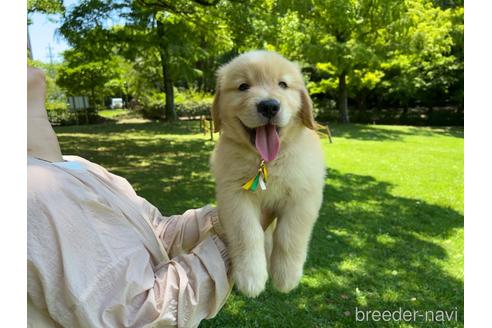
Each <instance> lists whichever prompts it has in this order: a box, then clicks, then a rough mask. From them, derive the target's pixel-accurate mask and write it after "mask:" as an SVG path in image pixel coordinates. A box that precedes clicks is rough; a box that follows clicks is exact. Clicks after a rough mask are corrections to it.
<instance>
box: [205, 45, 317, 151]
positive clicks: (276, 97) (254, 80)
mask: <svg viewBox="0 0 492 328" xmlns="http://www.w3.org/2000/svg"><path fill="white" fill-rule="evenodd" d="M212 113H213V119H214V123H215V127H216V131H218V130H220V129H222V130H224V131H226V130H227V133H228V134H233V135H234V136H236V137H238V138H240V139H241V140H243V141H245V142H248V143H252V144H253V145H254V140H255V137H256V136H255V134H256V131H259V130H258V129H261V127H265V126H267V127H269V129H275V131H276V132H277V134H278V135H280V136H282V134H283V133H285V132H286V131H287V130H288V129H289V127H291V126H293V125H301V124H304V125H305V126H306V127H308V128H311V129H313V128H314V120H313V114H312V103H311V99H310V98H309V95H308V93H307V91H306V87H305V86H304V81H303V78H302V75H301V72H300V70H299V68H298V66H297V65H295V64H294V63H292V62H290V61H288V60H287V59H285V58H284V57H282V56H281V55H279V54H277V53H274V52H267V51H254V52H249V53H246V54H243V55H241V56H239V57H236V58H235V59H233V60H232V61H231V62H229V63H228V64H226V65H224V66H223V67H221V68H220V69H219V71H218V79H217V88H216V95H215V99H214V104H213V108H212Z"/></svg>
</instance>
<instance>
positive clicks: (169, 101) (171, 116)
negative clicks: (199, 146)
mask: <svg viewBox="0 0 492 328" xmlns="http://www.w3.org/2000/svg"><path fill="white" fill-rule="evenodd" d="M156 22H157V35H158V36H159V53H160V57H161V66H162V78H163V82H164V90H162V91H163V92H164V93H165V94H166V106H165V110H164V114H165V115H166V121H168V122H172V121H175V120H176V110H175V108H174V86H173V80H172V79H171V76H170V72H169V60H168V56H167V53H166V45H165V44H164V40H165V38H164V24H163V23H162V22H161V21H159V20H156Z"/></svg>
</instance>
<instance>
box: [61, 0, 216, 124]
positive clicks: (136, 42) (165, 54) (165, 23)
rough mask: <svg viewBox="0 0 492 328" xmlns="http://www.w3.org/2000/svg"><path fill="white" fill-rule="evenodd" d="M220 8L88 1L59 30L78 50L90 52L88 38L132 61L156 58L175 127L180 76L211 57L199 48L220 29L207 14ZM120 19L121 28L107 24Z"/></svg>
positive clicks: (197, 0)
mask: <svg viewBox="0 0 492 328" xmlns="http://www.w3.org/2000/svg"><path fill="white" fill-rule="evenodd" d="M217 3H218V1H217V0H213V1H206V0H181V1H174V2H173V1H163V0H161V1H150V0H149V1H147V0H136V1H131V0H125V1H118V2H112V1H102V0H86V1H82V2H81V3H80V4H79V5H78V6H77V7H75V8H74V9H73V10H72V11H71V12H70V13H69V14H68V15H66V17H65V19H64V23H63V25H62V27H61V29H60V30H61V32H62V34H63V35H64V36H65V37H66V38H67V40H69V42H70V43H71V44H72V45H73V46H74V47H76V48H84V47H85V48H87V44H86V41H85V40H87V37H88V36H89V35H97V36H98V37H97V38H98V40H99V43H98V44H97V45H95V46H102V47H106V48H107V47H109V48H112V47H117V48H118V49H119V51H121V54H123V55H124V56H125V57H126V58H128V59H129V60H132V61H133V60H136V59H137V58H139V57H145V56H146V55H147V54H149V55H150V57H154V56H155V55H154V53H157V55H158V58H159V61H160V65H159V66H160V68H161V81H162V83H161V92H163V93H165V95H166V103H165V113H164V114H165V118H166V120H169V121H173V120H175V119H176V112H175V108H174V83H175V81H176V79H177V76H183V75H186V74H194V73H197V72H196V71H195V70H193V66H194V65H193V64H194V63H195V62H196V61H197V60H199V59H200V58H203V57H205V56H206V54H207V53H206V52H205V51H204V50H203V48H201V47H200V45H201V42H202V41H203V39H204V35H205V36H206V35H207V34H208V35H210V34H212V33H214V30H213V27H214V25H215V24H216V22H214V21H213V20H210V15H206V14H207V13H206V12H205V11H204V8H205V7H206V8H213V6H215V5H216V4H217ZM118 18H119V19H120V20H122V21H123V22H124V24H123V26H122V28H115V26H109V25H108V24H107V21H108V20H110V19H113V20H115V19H118ZM210 24H211V25H210ZM211 27H212V28H211ZM89 48H90V47H89Z"/></svg>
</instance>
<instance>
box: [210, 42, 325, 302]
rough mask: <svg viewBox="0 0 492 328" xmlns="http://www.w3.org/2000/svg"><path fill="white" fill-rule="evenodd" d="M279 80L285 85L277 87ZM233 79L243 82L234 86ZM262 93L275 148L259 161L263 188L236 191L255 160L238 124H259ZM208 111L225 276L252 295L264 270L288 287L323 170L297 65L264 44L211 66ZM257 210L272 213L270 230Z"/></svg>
mask: <svg viewBox="0 0 492 328" xmlns="http://www.w3.org/2000/svg"><path fill="white" fill-rule="evenodd" d="M279 81H284V82H286V83H287V85H288V87H287V88H286V89H284V88H281V87H280V86H279ZM241 83H248V84H249V85H250V86H251V87H250V89H249V90H247V91H239V90H238V86H239V85H240V84H241ZM269 98H275V99H277V100H279V101H280V104H281V105H280V111H279V112H278V114H277V115H276V116H275V117H274V118H273V119H272V121H271V123H273V124H275V125H276V126H278V127H280V151H279V153H278V156H277V158H276V159H275V160H273V161H271V162H269V163H267V167H268V171H269V179H268V183H267V190H265V191H261V190H257V191H255V192H252V191H247V190H243V189H242V188H241V186H242V185H243V184H244V183H245V182H246V181H247V180H248V179H250V178H251V177H253V176H255V174H256V173H257V170H258V165H259V162H260V156H259V154H258V151H257V150H256V148H255V147H254V145H253V144H252V142H251V140H250V136H249V134H248V131H247V129H246V127H248V128H255V127H257V126H261V125H264V124H266V121H265V120H266V118H265V117H263V116H261V115H260V114H259V113H258V111H257V109H256V104H257V103H258V102H259V101H261V100H264V99H269ZM212 113H213V119H214V123H215V127H216V130H217V131H220V132H221V134H220V138H219V141H218V143H217V145H216V147H215V149H214V153H213V155H212V158H211V164H212V171H213V174H214V177H215V181H216V192H217V207H218V211H219V217H220V220H221V223H222V224H223V226H224V230H225V233H226V238H227V242H228V249H229V254H230V258H231V261H232V275H233V279H234V281H235V283H236V285H237V287H238V289H239V290H240V291H241V292H243V293H244V294H246V295H248V296H251V297H255V296H257V295H258V294H260V293H261V292H262V291H263V290H264V288H265V283H266V281H267V279H268V272H269V273H270V276H271V279H272V282H273V285H274V286H275V287H276V288H277V289H278V290H280V291H283V292H289V291H290V290H292V289H293V288H295V287H296V286H297V285H298V283H299V280H300V278H301V276H302V270H303V266H304V262H305V260H306V255H307V249H308V244H309V239H310V236H311V231H312V228H313V225H314V223H315V221H316V219H317V217H318V212H319V208H320V206H321V203H322V199H323V186H324V177H325V167H324V158H323V153H322V149H321V143H320V140H319V137H318V135H317V134H316V132H315V131H314V128H315V126H316V123H315V121H314V119H313V113H312V102H311V99H310V97H309V95H308V92H307V90H306V87H305V85H304V81H303V78H302V74H301V72H300V69H299V67H298V66H297V65H295V64H294V63H292V62H290V61H288V60H287V59H285V58H284V57H282V56H280V55H279V54H277V53H274V52H268V51H254V52H249V53H246V54H243V55H241V56H239V57H237V58H235V59H234V60H232V61H231V62H229V63H228V64H226V65H224V66H223V67H221V68H220V69H219V71H218V78H217V88H216V95H215V99H214V103H213V108H212ZM262 211H268V212H271V213H274V215H275V217H276V218H277V220H276V226H275V225H273V226H272V227H270V228H269V229H268V230H269V231H272V230H273V232H271V233H273V236H271V235H268V230H267V233H266V236H265V233H264V232H263V230H262V227H261V225H260V215H261V213H262Z"/></svg>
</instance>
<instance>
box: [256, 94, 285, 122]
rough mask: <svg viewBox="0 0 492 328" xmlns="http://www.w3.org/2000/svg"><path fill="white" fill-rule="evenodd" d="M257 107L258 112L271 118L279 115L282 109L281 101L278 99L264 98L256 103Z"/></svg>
mask: <svg viewBox="0 0 492 328" xmlns="http://www.w3.org/2000/svg"><path fill="white" fill-rule="evenodd" d="M256 108H257V109H258V113H260V114H261V115H263V116H265V117H266V118H269V119H270V118H272V117H274V116H275V115H277V113H278V111H279V110H280V102H279V101H278V100H276V99H267V100H262V101H260V102H259V103H258V105H256Z"/></svg>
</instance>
